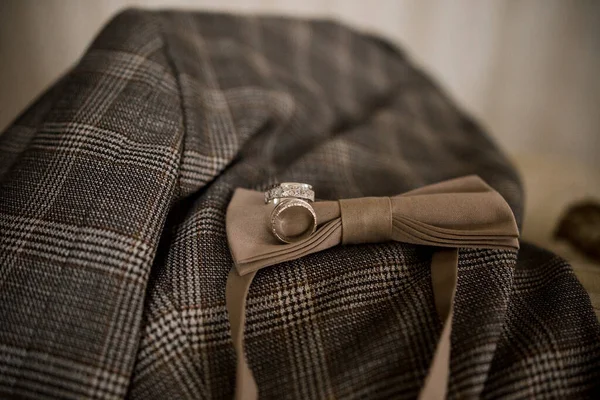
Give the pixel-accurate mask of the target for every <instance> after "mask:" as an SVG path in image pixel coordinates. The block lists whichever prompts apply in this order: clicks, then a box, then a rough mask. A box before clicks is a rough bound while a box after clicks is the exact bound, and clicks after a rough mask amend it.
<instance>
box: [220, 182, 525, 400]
mask: <svg viewBox="0 0 600 400" xmlns="http://www.w3.org/2000/svg"><path fill="white" fill-rule="evenodd" d="M313 208H314V210H315V213H316V215H317V222H318V229H317V230H316V232H315V233H313V234H312V235H311V236H310V237H308V238H306V239H304V240H302V241H300V242H295V243H289V244H282V243H280V242H279V241H278V240H277V239H276V238H275V237H274V236H273V234H272V233H271V232H270V230H269V229H268V226H267V222H266V221H267V219H266V218H267V217H266V216H267V214H268V212H267V206H266V205H265V204H264V195H263V193H261V192H256V191H252V190H246V189H237V190H236V191H235V193H234V195H233V198H232V199H231V202H230V204H229V207H228V209H227V216H226V225H227V240H228V242H229V248H230V251H231V254H232V256H233V260H234V267H233V268H232V269H231V271H230V273H229V277H228V280H227V289H226V303H227V310H228V312H229V321H230V324H231V334H232V338H233V344H234V347H235V349H236V354H237V358H238V364H237V371H236V391H235V393H236V399H239V400H241V399H244V400H251V399H256V398H257V397H258V389H257V387H256V383H255V381H254V378H253V376H252V372H251V371H250V368H249V367H248V364H247V362H246V358H245V355H244V349H243V332H244V323H245V308H246V297H247V294H248V291H249V289H250V285H251V283H252V279H253V278H254V275H255V274H256V271H258V270H259V269H261V268H264V267H268V266H272V265H275V264H279V263H282V262H284V261H290V260H295V259H297V258H300V257H303V256H305V255H307V254H311V253H315V252H319V251H322V250H325V249H328V248H330V247H333V246H336V245H338V244H344V245H345V244H356V243H377V242H386V241H391V240H394V241H399V242H404V243H412V244H418V245H427V246H435V247H437V248H438V249H437V251H436V252H435V253H434V255H433V258H432V262H431V276H432V287H433V292H434V297H435V303H436V309H437V311H438V313H439V315H440V318H441V319H442V320H443V321H445V322H444V328H443V331H442V335H441V337H440V339H439V341H438V345H437V348H436V352H435V354H434V358H433V361H432V363H431V366H430V369H429V374H428V376H427V378H426V381H425V384H424V386H423V388H422V389H421V398H444V397H445V395H446V390H447V381H448V371H449V357H450V331H451V321H452V306H453V299H454V292H455V289H456V274H457V262H458V250H457V248H458V247H471V248H473V247H475V248H509V249H518V247H519V242H518V235H519V234H518V228H517V224H516V222H515V218H514V215H513V213H512V211H511V209H510V207H509V206H508V204H507V203H506V201H505V200H504V199H503V198H502V196H501V195H500V194H499V193H498V192H496V191H495V190H494V189H492V188H491V187H490V186H489V185H487V184H486V183H485V182H484V181H483V180H482V179H481V178H479V177H477V176H467V177H463V178H457V179H452V180H448V181H444V182H440V183H437V184H433V185H428V186H424V187H422V188H419V189H416V190H412V191H410V192H407V193H404V194H402V195H399V196H394V197H364V198H358V199H348V200H339V201H319V202H316V203H313ZM444 248H445V249H444Z"/></svg>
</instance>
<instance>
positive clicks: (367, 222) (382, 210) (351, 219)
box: [339, 197, 393, 244]
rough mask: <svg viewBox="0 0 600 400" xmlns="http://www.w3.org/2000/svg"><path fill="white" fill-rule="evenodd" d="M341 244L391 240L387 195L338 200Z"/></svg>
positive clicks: (390, 218) (390, 208)
mask: <svg viewBox="0 0 600 400" xmlns="http://www.w3.org/2000/svg"><path fill="white" fill-rule="evenodd" d="M339 203H340V214H341V220H342V244H360V243H381V242H389V241H391V240H392V226H393V225H392V203H391V200H390V198H389V197H363V198H358V199H343V200H339Z"/></svg>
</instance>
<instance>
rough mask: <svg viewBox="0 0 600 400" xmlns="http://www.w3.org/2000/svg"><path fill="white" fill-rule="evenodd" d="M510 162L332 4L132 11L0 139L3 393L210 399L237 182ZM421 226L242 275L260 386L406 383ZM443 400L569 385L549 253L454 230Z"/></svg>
mask: <svg viewBox="0 0 600 400" xmlns="http://www.w3.org/2000/svg"><path fill="white" fill-rule="evenodd" d="M470 174H476V175H479V176H480V177H481V178H482V179H483V180H485V181H486V182H487V183H488V184H489V185H491V186H492V187H493V188H495V189H496V190H497V191H498V192H499V193H500V194H501V195H502V196H503V197H504V199H505V200H506V201H507V202H508V203H509V205H510V206H511V208H512V211H513V212H514V214H515V216H516V218H517V221H518V223H519V224H520V222H521V218H522V209H523V192H522V187H521V184H520V182H519V179H518V176H517V173H516V172H515V169H514V168H513V167H512V165H511V164H510V162H509V161H508V160H507V158H506V157H505V156H504V155H503V154H502V153H501V151H500V150H499V149H498V147H497V146H496V145H495V144H494V143H493V141H492V140H491V139H490V137H489V136H488V135H487V134H486V133H485V132H484V131H482V129H481V128H480V127H479V125H478V124H477V123H476V122H474V121H473V120H472V119H471V118H470V117H468V116H467V115H465V114H464V113H463V112H462V111H461V110H459V109H458V108H457V107H456V106H455V105H454V104H453V103H452V101H450V100H449V99H448V98H447V97H446V96H445V95H444V93H443V92H442V91H441V90H440V89H439V88H438V87H437V86H436V84H434V83H433V82H432V80H431V79H430V78H429V77H427V75H425V74H424V73H423V72H421V71H420V70H419V69H418V68H416V67H414V66H413V64H411V62H410V61H409V60H408V58H407V56H406V55H405V54H404V53H403V52H402V51H400V50H398V49H397V48H395V47H394V46H392V45H390V44H389V43H387V42H385V41H383V40H381V39H379V38H376V37H373V36H370V35H367V34H364V33H359V32H356V31H354V30H352V29H349V28H347V27H345V26H343V25H340V24H339V23H336V22H332V21H320V20H316V21H309V20H300V19H288V18H280V17H257V16H236V15H226V14H209V13H191V12H149V11H141V10H129V11H125V12H123V13H121V14H120V15H118V16H117V17H116V18H114V19H113V20H112V21H111V22H110V23H109V24H108V25H107V26H106V27H105V28H104V29H103V30H102V32H101V33H100V34H99V35H98V37H97V38H96V39H95V40H94V42H93V43H92V44H91V45H90V47H89V48H88V50H87V51H86V53H85V54H84V55H83V57H82V58H81V60H80V61H79V62H78V63H77V65H75V66H74V67H73V68H72V69H71V70H70V71H69V72H68V73H67V74H65V75H64V76H63V77H62V78H61V79H60V80H59V81H58V82H56V83H55V84H54V85H53V86H52V87H51V88H50V89H49V90H48V91H47V92H46V93H45V94H44V95H43V96H41V97H40V98H39V99H38V100H37V101H36V102H35V103H34V104H33V105H31V106H30V107H29V109H28V110H26V111H25V112H24V113H23V114H22V115H21V116H20V117H19V118H18V119H17V120H16V121H15V122H14V123H13V124H12V125H11V126H10V127H9V128H8V129H7V130H6V131H5V132H4V133H3V134H2V135H1V136H0V397H2V398H16V397H18V398H36V399H37V398H73V399H75V398H98V399H120V398H125V397H128V398H131V399H138V398H139V399H149V398H160V399H166V398H182V399H229V398H231V397H232V395H233V383H234V379H235V354H234V351H233V348H232V342H231V337H230V327H229V322H228V318H227V312H226V308H225V282H226V279H227V275H228V272H229V270H230V269H231V265H232V258H231V254H230V252H229V248H228V245H227V240H226V233H225V212H226V209H227V205H228V203H229V201H230V199H231V196H232V194H233V191H234V190H235V189H236V188H238V187H243V188H249V189H255V190H264V189H265V188H267V187H268V186H269V185H270V184H273V183H274V182H278V181H299V182H309V183H311V184H312V185H313V186H314V188H315V190H316V192H317V193H318V196H319V197H320V198H323V199H338V198H350V197H361V196H367V195H369V196H383V195H395V194H398V193H402V192H404V191H407V190H409V189H413V188H417V187H420V186H422V185H425V184H429V183H434V182H438V181H441V180H444V179H448V178H454V177H459V176H464V175H470ZM431 252H432V250H431V249H430V248H428V247H426V246H416V245H410V244H404V243H395V242H394V243H381V244H366V245H352V246H338V247H334V248H331V249H328V250H325V251H323V252H320V253H318V254H311V255H308V256H306V257H302V258H300V259H297V260H294V261H289V262H284V263H281V264H280V265H278V266H277V267H276V268H269V269H266V270H264V271H259V273H258V274H257V276H256V278H255V281H254V284H253V287H252V291H251V292H250V294H249V296H248V303H247V321H246V330H245V340H246V351H247V358H248V362H249V364H250V366H251V367H252V369H253V371H254V374H255V378H256V381H257V384H258V387H259V389H260V398H261V399H263V398H264V399H269V398H273V399H284V398H285V399H288V398H289V399H321V398H336V399H354V398H369V399H385V398H395V399H396V398H415V397H416V396H417V395H418V393H419V389H420V387H421V386H422V384H423V379H424V377H425V375H426V374H427V369H428V366H429V361H430V359H431V357H432V355H433V352H434V349H435V344H436V342H437V338H438V337H439V335H440V331H441V323H440V321H439V319H438V318H437V315H436V311H435V307H434V304H433V299H432V290H431V282H430V272H429V269H428V265H429V262H430V260H431ZM458 265H459V267H458V287H457V292H456V299H455V302H456V304H455V315H454V323H453V330H452V353H451V360H450V380H449V387H448V397H450V398H587V397H593V396H594V394H597V393H598V390H599V387H600V340H599V339H600V328H599V326H598V323H597V321H596V319H595V317H594V314H593V312H592V308H591V305H590V301H589V298H588V296H587V294H586V293H585V291H584V290H583V288H582V287H581V285H580V284H579V283H578V281H577V279H576V278H575V276H574V274H573V272H572V270H571V268H570V266H569V265H568V264H567V263H565V261H563V260H562V259H560V258H558V257H557V256H555V255H553V254H551V253H549V252H547V251H544V250H542V249H540V248H537V247H535V246H533V245H530V244H527V243H521V248H520V250H519V251H516V250H480V249H461V250H460V251H459V262H458Z"/></svg>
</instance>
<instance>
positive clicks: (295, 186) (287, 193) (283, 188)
mask: <svg viewBox="0 0 600 400" xmlns="http://www.w3.org/2000/svg"><path fill="white" fill-rule="evenodd" d="M314 199H315V192H314V191H313V190H312V186H311V185H309V184H306V183H298V182H283V183H280V184H277V185H273V186H272V187H270V188H269V189H268V190H267V191H266V192H265V203H267V204H269V203H271V204H273V205H274V206H275V207H274V208H273V210H272V211H271V215H270V218H269V224H270V229H271V232H272V233H273V235H274V236H275V237H276V238H277V239H278V240H279V241H281V242H283V243H293V242H297V241H300V240H303V239H306V238H307V237H309V236H310V235H312V234H313V233H314V232H315V230H316V229H317V215H316V214H315V210H314V209H313V207H312V205H311V204H310V203H312V202H313V201H314ZM290 212H293V213H294V215H296V216H300V215H301V214H304V217H305V218H304V219H305V220H307V221H309V222H308V225H307V226H306V229H305V230H303V231H302V232H295V233H294V234H293V235H290V234H287V233H286V232H285V226H286V223H287V222H289V221H287V220H286V217H287V218H289V215H287V214H288V213H290ZM298 213H300V214H298Z"/></svg>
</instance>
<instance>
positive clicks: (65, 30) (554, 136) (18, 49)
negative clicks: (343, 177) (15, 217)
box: [0, 0, 600, 167]
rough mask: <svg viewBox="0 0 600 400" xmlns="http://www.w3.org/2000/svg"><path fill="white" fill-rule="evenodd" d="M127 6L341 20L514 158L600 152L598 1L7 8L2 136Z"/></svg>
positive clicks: (2, 18)
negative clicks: (379, 41)
mask: <svg viewBox="0 0 600 400" xmlns="http://www.w3.org/2000/svg"><path fill="white" fill-rule="evenodd" d="M127 6H149V7H185V8H193V9H212V10H235V11H238V12H240V11H241V12H275V13H285V14H295V15H311V16H334V17H337V18H340V19H342V20H344V21H346V22H348V23H351V24H353V25H355V26H357V27H360V28H363V29H368V30H371V31H376V32H379V33H381V34H384V35H385V36H387V37H389V38H391V39H392V40H394V41H395V42H397V43H399V44H401V45H402V46H403V47H405V48H406V49H407V50H409V52H410V54H411V55H412V57H413V58H414V59H415V60H417V61H418V63H420V64H421V65H423V66H424V67H425V68H426V69H427V70H429V71H430V72H431V73H432V74H433V75H435V76H436V77H437V78H438V80H439V81H440V82H442V83H443V85H444V86H445V87H446V88H447V89H448V90H449V91H450V93H451V94H452V95H453V97H454V98H455V99H457V101H458V102H459V103H460V104H461V105H462V106H463V107H464V108H466V109H467V110H469V111H470V112H471V113H473V114H474V115H475V116H477V117H479V118H480V119H481V120H482V121H483V122H484V124H485V125H486V126H487V127H488V128H489V130H490V131H491V132H492V134H493V135H494V136H495V137H496V139H497V140H498V141H499V142H500V143H501V145H503V146H504V148H506V149H507V150H508V151H509V152H510V153H511V154H512V155H513V156H517V157H521V156H522V155H523V154H525V155H527V154H530V153H535V154H543V155H549V156H552V157H558V158H560V159H561V160H566V162H571V161H572V162H577V163H583V164H586V165H589V166H592V167H594V166H595V165H596V157H597V155H598V154H599V153H600V78H599V77H598V71H600V1H595V0H446V1H444V0H400V1H398V0H370V1H358V0H354V1H353V0H346V1H344V0H322V1H319V0H297V1H294V0H224V1H219V0H196V1H185V0H162V1H161V0H99V1H92V0H37V1H36V0H0V129H3V128H4V127H5V126H6V125H7V124H8V123H9V122H10V121H11V120H12V119H13V118H14V117H15V116H16V115H17V114H18V113H19V112H20V111H21V110H22V109H23V108H24V107H26V106H27V104H28V103H29V102H30V101H31V100H32V99H33V98H34V97H35V96H37V95H38V94H39V93H40V92H41V91H42V90H43V89H44V88H45V87H46V86H48V85H49V84H51V82H52V81H53V80H54V79H56V78H57V77H58V76H59V75H60V74H61V73H63V72H64V71H65V70H66V69H67V68H68V67H69V66H70V65H71V64H72V63H74V62H75V61H76V60H77V58H78V57H79V56H80V55H81V53H82V52H83V51H84V49H85V47H86V45H87V44H88V43H89V42H90V40H91V39H92V38H93V36H94V35H95V34H96V33H97V32H98V30H99V29H100V27H101V26H102V25H103V24H104V23H105V22H106V21H107V20H108V19H109V18H110V17H111V16H112V15H114V14H115V13H116V12H117V11H118V10H120V9H122V8H124V7H127Z"/></svg>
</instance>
